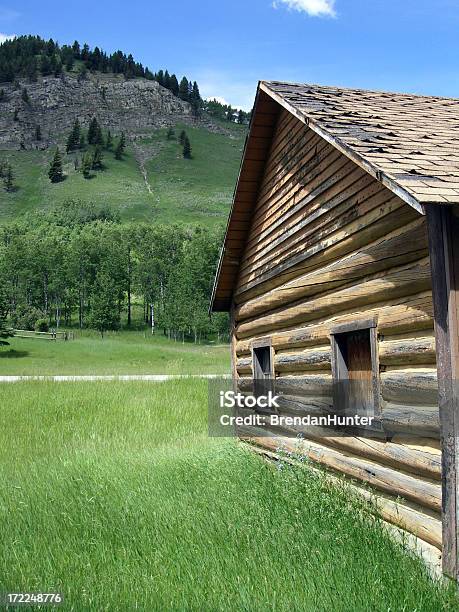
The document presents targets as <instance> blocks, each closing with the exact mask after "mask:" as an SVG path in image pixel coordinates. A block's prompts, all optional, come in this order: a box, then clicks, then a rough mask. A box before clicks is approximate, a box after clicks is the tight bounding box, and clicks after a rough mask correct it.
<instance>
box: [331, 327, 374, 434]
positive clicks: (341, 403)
mask: <svg viewBox="0 0 459 612" xmlns="http://www.w3.org/2000/svg"><path fill="white" fill-rule="evenodd" d="M331 344H332V373H333V383H334V384H333V387H334V404H335V408H336V409H337V410H339V411H340V412H345V413H346V414H348V415H350V416H351V415H356V414H360V415H366V416H372V417H374V421H373V427H372V429H380V423H379V364H378V355H377V335H376V327H375V323H373V322H371V321H364V322H360V323H353V324H346V325H340V326H337V327H336V328H334V329H333V330H332V334H331Z"/></svg>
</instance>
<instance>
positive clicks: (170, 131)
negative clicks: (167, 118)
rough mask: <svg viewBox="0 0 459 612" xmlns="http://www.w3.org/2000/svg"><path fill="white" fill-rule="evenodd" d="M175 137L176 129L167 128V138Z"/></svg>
mask: <svg viewBox="0 0 459 612" xmlns="http://www.w3.org/2000/svg"><path fill="white" fill-rule="evenodd" d="M174 138H175V131H174V128H172V127H170V128H169V129H168V130H167V140H173V139H174Z"/></svg>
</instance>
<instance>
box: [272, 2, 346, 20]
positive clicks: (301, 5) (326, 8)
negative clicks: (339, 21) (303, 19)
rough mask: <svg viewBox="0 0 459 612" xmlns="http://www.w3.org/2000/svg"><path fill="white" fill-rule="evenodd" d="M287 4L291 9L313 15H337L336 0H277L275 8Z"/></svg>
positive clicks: (274, 4) (274, 3)
mask: <svg viewBox="0 0 459 612" xmlns="http://www.w3.org/2000/svg"><path fill="white" fill-rule="evenodd" d="M280 5H286V6H287V7H288V8H289V9H292V10H294V11H299V12H300V13H307V14H308V15H310V16H311V17H336V11H335V0H275V1H274V2H273V7H274V8H279V6H280Z"/></svg>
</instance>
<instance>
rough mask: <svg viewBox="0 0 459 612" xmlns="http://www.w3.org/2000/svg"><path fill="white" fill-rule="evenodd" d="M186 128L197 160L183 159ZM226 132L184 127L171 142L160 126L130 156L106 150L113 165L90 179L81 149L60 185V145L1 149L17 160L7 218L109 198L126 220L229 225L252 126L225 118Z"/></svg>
mask: <svg viewBox="0 0 459 612" xmlns="http://www.w3.org/2000/svg"><path fill="white" fill-rule="evenodd" d="M182 129H186V132H187V134H188V137H189V139H190V141H191V146H192V155H193V157H192V159H191V160H187V159H184V158H183V155H182V147H181V146H180V144H179V142H178V135H179V133H180V131H181V130H182ZM220 132H221V133H215V132H213V131H209V130H208V129H206V128H205V127H189V126H184V125H177V126H175V138H173V139H171V140H168V139H167V130H166V129H160V130H156V131H154V132H152V134H151V136H149V137H146V138H143V139H137V140H135V141H133V142H132V143H129V144H128V147H127V149H126V155H125V157H124V159H123V161H117V160H116V159H115V158H114V155H113V153H111V152H104V165H105V169H104V170H103V171H100V172H95V173H94V177H93V178H91V179H89V180H88V179H85V178H83V175H82V174H81V172H80V171H78V170H76V169H75V163H74V162H75V156H78V158H81V154H75V153H72V154H70V155H65V154H63V161H64V173H65V175H66V178H65V180H64V181H63V182H61V183H57V184H52V183H51V182H50V181H49V179H48V176H47V172H48V167H49V163H50V160H51V157H52V155H53V153H54V149H48V150H46V151H36V150H32V151H30V150H29V151H0V160H2V161H8V162H9V163H10V164H11V166H12V168H13V170H14V175H15V183H16V185H17V190H16V191H14V192H10V193H9V192H6V191H5V190H3V189H2V190H1V191H0V222H6V221H9V220H12V219H14V218H16V217H18V216H20V215H22V214H24V213H25V212H29V211H32V210H44V209H47V208H50V207H53V206H55V205H56V204H59V203H62V202H63V201H65V200H66V199H69V198H78V199H82V200H87V201H92V202H94V203H95V204H109V205H110V207H112V208H113V209H114V210H118V211H119V212H120V214H121V217H122V219H123V220H150V221H152V220H157V221H160V222H165V223H170V222H183V223H193V222H199V223H204V224H207V225H214V224H216V223H222V222H224V221H225V219H226V217H227V214H228V211H229V206H230V202H231V197H232V193H233V189H234V185H235V182H236V178H237V172H238V169H239V163H240V159H241V154H242V149H243V144H244V139H245V134H246V127H244V126H240V125H237V124H231V123H228V124H226V123H225V124H222V128H221V130H220ZM61 151H63V148H62V147H61Z"/></svg>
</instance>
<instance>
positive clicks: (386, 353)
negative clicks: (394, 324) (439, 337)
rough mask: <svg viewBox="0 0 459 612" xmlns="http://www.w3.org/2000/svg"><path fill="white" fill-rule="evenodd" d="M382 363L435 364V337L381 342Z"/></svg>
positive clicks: (380, 354)
mask: <svg viewBox="0 0 459 612" xmlns="http://www.w3.org/2000/svg"><path fill="white" fill-rule="evenodd" d="M379 363H380V364H381V365H411V364H414V365H416V364H435V338H434V336H426V337H424V338H403V339H401V340H385V341H384V342H381V343H380V344H379Z"/></svg>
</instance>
